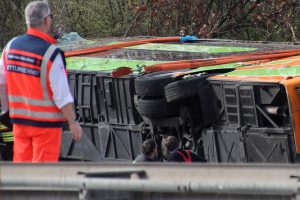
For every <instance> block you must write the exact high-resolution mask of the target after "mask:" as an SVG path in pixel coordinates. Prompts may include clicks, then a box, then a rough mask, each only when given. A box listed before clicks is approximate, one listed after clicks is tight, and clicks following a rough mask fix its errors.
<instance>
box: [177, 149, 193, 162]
mask: <svg viewBox="0 0 300 200" xmlns="http://www.w3.org/2000/svg"><path fill="white" fill-rule="evenodd" d="M185 152H186V153H187V157H185V155H184V154H183V153H181V152H180V151H179V150H177V153H178V154H179V155H181V157H182V158H183V160H184V162H192V156H191V153H190V151H188V150H185Z"/></svg>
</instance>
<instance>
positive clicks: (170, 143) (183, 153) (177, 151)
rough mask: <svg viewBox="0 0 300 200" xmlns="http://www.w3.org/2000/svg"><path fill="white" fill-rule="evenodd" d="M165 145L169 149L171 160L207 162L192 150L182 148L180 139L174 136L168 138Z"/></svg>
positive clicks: (169, 159)
mask: <svg viewBox="0 0 300 200" xmlns="http://www.w3.org/2000/svg"><path fill="white" fill-rule="evenodd" d="M165 146H166V149H167V151H169V157H168V161H171V162H187V163H190V162H206V160H205V159H203V158H200V157H198V156H197V155H196V154H195V153H193V152H192V151H190V150H183V149H181V148H180V146H179V143H178V140H177V138H176V137H174V136H168V137H167V138H166V142H165Z"/></svg>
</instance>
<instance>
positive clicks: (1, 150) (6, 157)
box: [0, 139, 14, 161]
mask: <svg viewBox="0 0 300 200" xmlns="http://www.w3.org/2000/svg"><path fill="white" fill-rule="evenodd" d="M13 145H14V143H13V142H2V141H1V139H0V155H1V158H0V160H2V161H12V160H13Z"/></svg>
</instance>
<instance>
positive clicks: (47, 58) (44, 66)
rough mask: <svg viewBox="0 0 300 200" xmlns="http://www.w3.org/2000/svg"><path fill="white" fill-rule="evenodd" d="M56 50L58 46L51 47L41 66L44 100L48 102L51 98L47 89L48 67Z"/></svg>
mask: <svg viewBox="0 0 300 200" xmlns="http://www.w3.org/2000/svg"><path fill="white" fill-rule="evenodd" d="M55 50H56V46H55V45H53V44H52V45H50V47H49V48H48V49H47V51H46V53H45V55H44V57H43V60H42V64H41V72H40V74H41V86H42V89H43V95H44V99H45V100H48V99H49V96H48V88H47V77H46V75H47V65H48V63H49V61H50V58H51V56H52V55H53V53H54V52H55Z"/></svg>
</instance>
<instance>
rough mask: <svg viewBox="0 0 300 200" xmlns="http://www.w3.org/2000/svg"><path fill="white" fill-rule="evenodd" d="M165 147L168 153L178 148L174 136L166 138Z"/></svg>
mask: <svg viewBox="0 0 300 200" xmlns="http://www.w3.org/2000/svg"><path fill="white" fill-rule="evenodd" d="M166 147H167V149H168V150H169V151H174V150H175V149H177V148H178V147H179V143H178V140H177V138H176V137H175V136H168V137H167V138H166Z"/></svg>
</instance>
